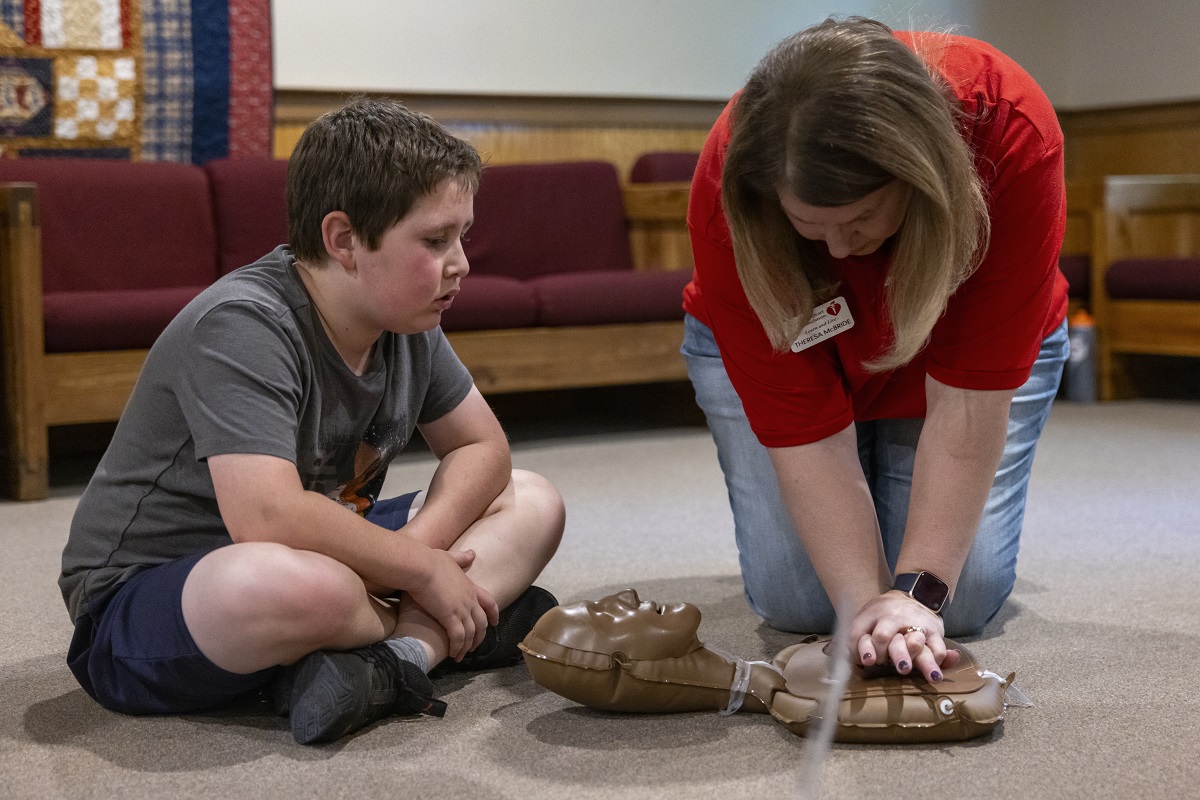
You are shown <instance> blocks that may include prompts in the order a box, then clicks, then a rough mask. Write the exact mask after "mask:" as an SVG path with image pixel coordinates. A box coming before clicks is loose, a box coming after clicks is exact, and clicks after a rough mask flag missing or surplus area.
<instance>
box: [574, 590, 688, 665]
mask: <svg viewBox="0 0 1200 800" xmlns="http://www.w3.org/2000/svg"><path fill="white" fill-rule="evenodd" d="M556 610H561V613H562V615H563V620H562V625H560V626H556V633H557V635H556V636H555V639H554V640H555V641H557V642H558V643H559V644H561V645H564V646H566V647H573V648H576V649H580V650H587V651H590V652H593V653H613V654H616V653H622V654H624V656H625V657H626V658H627V659H630V660H634V661H653V660H657V659H660V658H680V657H682V656H685V655H687V654H688V653H690V652H691V651H693V650H695V649H696V648H698V647H700V646H701V645H700V640H699V639H697V638H696V630H697V628H699V627H700V609H698V608H696V607H695V606H694V605H692V604H691V603H675V604H672V605H661V604H659V603H655V602H652V601H649V600H642V599H640V598H639V597H638V594H637V592H636V591H634V590H633V589H626V590H624V591H622V592H617V593H616V594H610V595H609V596H608V597H604V598H601V599H599V600H594V601H589V602H586V603H583V604H581V605H573V606H559V609H556Z"/></svg>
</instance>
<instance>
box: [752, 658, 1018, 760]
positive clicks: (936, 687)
mask: <svg viewBox="0 0 1200 800" xmlns="http://www.w3.org/2000/svg"><path fill="white" fill-rule="evenodd" d="M828 643H829V642H828V640H820V641H813V642H805V643H801V644H797V645H792V646H791V647H789V648H787V649H785V650H783V651H782V652H780V653H779V655H777V656H775V658H774V660H773V662H772V663H774V664H775V665H776V666H777V667H779V668H780V669H782V670H783V676H784V679H785V682H786V683H785V686H784V690H783V691H781V692H777V693H776V694H775V696H774V698H773V699H772V702H771V705H770V712H771V716H773V717H775V719H777V720H778V721H779V722H780V723H782V724H783V726H784V727H786V728H787V729H788V730H789V731H791V732H792V733H796V734H800V735H802V736H803V735H804V734H805V733H806V731H807V730H808V726H809V725H810V724H813V723H815V722H816V721H817V720H818V719H819V717H818V716H817V715H818V713H819V711H818V709H819V707H820V703H821V699H822V698H823V697H824V695H825V692H826V691H827V689H828V684H827V683H825V682H824V681H823V680H822V679H823V678H824V677H825V675H826V674H828V670H829V666H828V665H829V659H828V657H827V656H826V653H825V647H826V645H828ZM946 646H947V647H948V648H952V649H957V650H958V651H959V652H961V653H962V657H961V658H960V659H959V661H958V664H956V665H955V666H954V667H953V668H952V669H949V670H946V671H945V674H944V676H943V678H942V680H941V681H940V682H938V683H929V682H928V681H926V680H925V679H924V678H923V677H922V676H920V674H919V673H916V672H912V673H910V674H908V675H898V674H897V673H896V672H895V671H894V670H892V668H891V667H890V666H888V667H858V666H855V667H852V668H851V671H850V679H849V680H848V681H847V682H846V689H845V692H844V693H843V695H842V701H841V703H840V704H839V706H838V711H837V717H838V718H837V727H836V729H835V732H834V738H835V739H836V740H837V741H839V742H946V741H956V740H961V739H971V738H974V737H976V736H981V735H983V734H985V733H987V732H989V731H991V730H992V729H993V728H995V727H996V725H997V724H999V722H1000V721H1001V720H1002V719H1004V709H1005V691H1006V689H1007V688H1008V687H1009V685H1010V684H1011V683H1012V676H1011V675H1010V676H1009V678H1008V680H1005V679H1003V678H1001V677H1000V676H999V675H996V674H995V673H992V672H988V671H986V670H984V669H983V668H982V667H980V665H979V662H978V661H976V660H975V656H974V655H972V654H971V652H970V651H969V650H967V649H966V648H965V647H963V646H962V645H961V644H957V643H955V642H953V641H951V640H949V639H947V640H946ZM1013 692H1014V693H1015V689H1014V690H1013Z"/></svg>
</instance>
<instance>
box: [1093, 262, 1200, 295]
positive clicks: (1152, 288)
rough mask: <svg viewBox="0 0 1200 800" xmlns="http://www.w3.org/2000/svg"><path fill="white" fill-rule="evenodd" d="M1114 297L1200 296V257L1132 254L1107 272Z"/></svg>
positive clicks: (1108, 287) (1106, 281)
mask: <svg viewBox="0 0 1200 800" xmlns="http://www.w3.org/2000/svg"><path fill="white" fill-rule="evenodd" d="M1104 286H1105V289H1106V290H1107V291H1108V296H1109V297H1111V298H1113V299H1114V300H1200V258H1128V259H1124V260H1121V261H1114V262H1113V263H1112V264H1111V265H1109V268H1108V272H1107V273H1105V276H1104Z"/></svg>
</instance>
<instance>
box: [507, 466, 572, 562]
mask: <svg viewBox="0 0 1200 800" xmlns="http://www.w3.org/2000/svg"><path fill="white" fill-rule="evenodd" d="M511 485H512V486H513V488H514V490H515V493H516V496H517V498H518V499H519V502H520V504H521V506H522V507H523V508H526V509H528V510H529V511H530V513H532V514H534V515H536V517H537V518H538V519H539V520H540V521H541V522H542V523H543V524H544V525H545V526H546V531H547V533H549V534H550V535H551V537H552V538H553V540H554V542H555V544H557V542H558V540H559V539H560V538H561V537H562V531H563V526H564V525H565V524H566V517H567V512H566V505H565V504H564V503H563V499H562V495H561V494H559V492H558V489H557V488H555V486H554V484H552V483H551V482H550V481H549V480H547V479H546V478H544V477H543V476H541V475H539V474H537V473H536V472H529V471H528V470H523V469H514V470H513V474H512V484H511Z"/></svg>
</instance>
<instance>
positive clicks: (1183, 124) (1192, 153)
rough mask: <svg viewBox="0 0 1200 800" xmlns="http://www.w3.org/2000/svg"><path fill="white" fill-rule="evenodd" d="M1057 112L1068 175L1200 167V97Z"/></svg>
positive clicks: (1077, 177)
mask: <svg viewBox="0 0 1200 800" xmlns="http://www.w3.org/2000/svg"><path fill="white" fill-rule="evenodd" d="M1058 116H1059V121H1060V122H1061V123H1062V127H1063V133H1064V134H1065V136H1066V160H1067V179H1068V180H1074V181H1086V180H1096V179H1103V178H1104V176H1105V175H1144V174H1154V175H1162V174H1171V173H1188V172H1200V100H1194V101H1191V102H1185V103H1169V104H1162V105H1152V106H1131V107H1127V108H1110V109H1099V110H1095V111H1062V112H1060V113H1059V115H1058Z"/></svg>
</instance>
